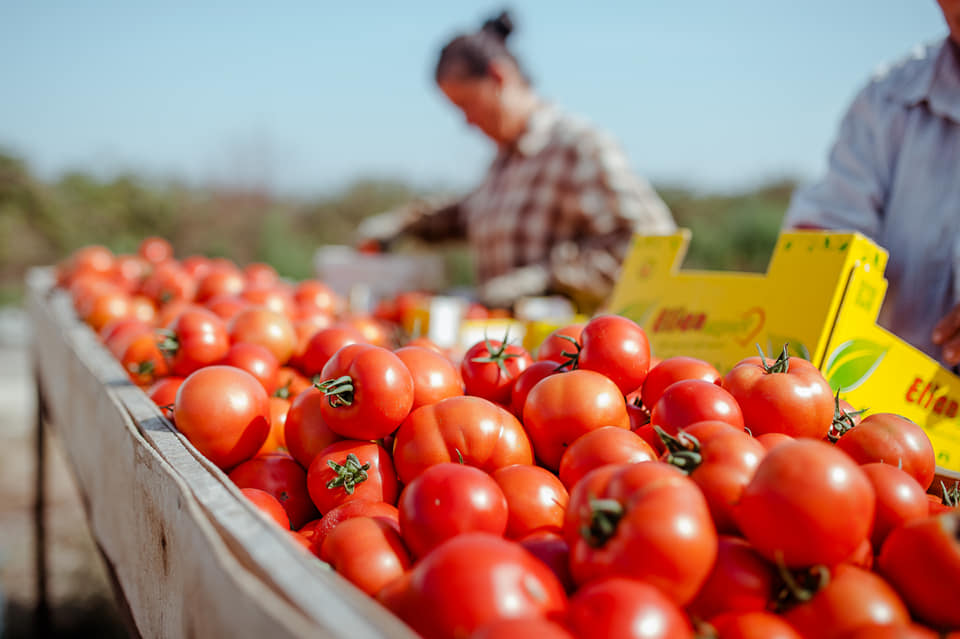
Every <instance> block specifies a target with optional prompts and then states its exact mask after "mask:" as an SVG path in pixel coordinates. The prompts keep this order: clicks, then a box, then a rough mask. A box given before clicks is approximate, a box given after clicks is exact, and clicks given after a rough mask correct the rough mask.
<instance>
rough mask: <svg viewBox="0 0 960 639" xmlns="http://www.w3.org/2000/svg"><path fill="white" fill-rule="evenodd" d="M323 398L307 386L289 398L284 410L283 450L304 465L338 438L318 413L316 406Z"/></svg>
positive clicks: (322, 395)
mask: <svg viewBox="0 0 960 639" xmlns="http://www.w3.org/2000/svg"><path fill="white" fill-rule="evenodd" d="M326 401H327V397H326V395H324V394H323V393H322V392H321V391H319V390H317V389H316V388H314V387H312V386H311V387H309V388H307V389H306V390H304V391H302V392H301V393H299V394H298V395H296V396H295V397H294V398H293V401H292V402H290V410H288V411H287V419H286V423H285V424H284V427H283V440H284V441H285V442H286V444H287V450H288V451H290V454H291V455H293V458H294V459H296V460H297V461H298V462H300V465H301V466H303V467H304V468H309V467H310V463H311V462H313V459H314V457H316V456H317V455H319V454H320V451H322V450H323V449H324V448H326V447H327V446H329V445H330V444H332V443H334V442H335V441H338V440H340V439H342V438H341V437H340V435H338V434H336V433H335V432H333V431H332V430H330V427H329V426H327V422H326V421H324V419H323V415H321V414H320V407H321V406H323V404H325V403H326Z"/></svg>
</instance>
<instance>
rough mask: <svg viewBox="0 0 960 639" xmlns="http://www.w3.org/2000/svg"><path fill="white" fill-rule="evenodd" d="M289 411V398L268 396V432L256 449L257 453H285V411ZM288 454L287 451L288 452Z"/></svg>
mask: <svg viewBox="0 0 960 639" xmlns="http://www.w3.org/2000/svg"><path fill="white" fill-rule="evenodd" d="M288 412H290V400H288V399H283V398H282V397H270V434H269V435H267V439H266V440H265V441H264V442H263V446H261V447H260V450H258V451H257V455H266V454H268V453H287V440H286V436H285V432H284V431H286V428H287V413H288ZM288 454H289V453H288Z"/></svg>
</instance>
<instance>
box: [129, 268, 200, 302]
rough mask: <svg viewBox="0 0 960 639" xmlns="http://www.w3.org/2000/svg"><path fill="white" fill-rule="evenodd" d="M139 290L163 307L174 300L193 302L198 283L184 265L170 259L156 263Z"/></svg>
mask: <svg viewBox="0 0 960 639" xmlns="http://www.w3.org/2000/svg"><path fill="white" fill-rule="evenodd" d="M139 292H140V293H142V294H143V295H145V296H147V297H149V298H150V299H151V300H153V301H154V303H155V304H156V305H157V306H161V307H162V306H165V305H166V304H170V303H172V302H178V301H180V302H192V301H193V298H194V296H195V295H196V293H197V283H196V281H195V280H194V279H193V276H191V275H190V273H188V272H187V271H186V270H185V269H184V268H183V267H182V266H180V265H179V264H177V263H176V262H173V261H168V262H163V263H162V264H157V265H156V267H155V268H154V269H153V272H151V273H150V274H149V275H147V276H146V277H145V278H144V279H143V281H142V282H141V283H140V291H139Z"/></svg>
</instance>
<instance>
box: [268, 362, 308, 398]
mask: <svg viewBox="0 0 960 639" xmlns="http://www.w3.org/2000/svg"><path fill="white" fill-rule="evenodd" d="M312 387H313V383H312V382H311V381H310V380H309V379H307V378H306V377H304V376H303V375H302V374H300V373H299V372H298V371H297V370H296V369H295V368H291V367H289V366H281V367H280V368H278V369H277V383H276V384H275V385H274V387H273V389H272V393H273V394H274V395H276V396H277V397H282V398H283V399H291V400H292V399H293V398H294V397H296V396H297V395H299V394H300V393H302V392H303V391H305V390H307V389H308V388H312Z"/></svg>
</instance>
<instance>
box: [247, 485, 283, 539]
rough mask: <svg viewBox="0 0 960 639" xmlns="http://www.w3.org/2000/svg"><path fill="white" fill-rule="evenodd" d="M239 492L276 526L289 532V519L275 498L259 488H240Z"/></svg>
mask: <svg viewBox="0 0 960 639" xmlns="http://www.w3.org/2000/svg"><path fill="white" fill-rule="evenodd" d="M240 492H241V493H243V496H244V497H246V498H247V499H249V500H250V501H252V502H253V505H254V506H256V507H257V508H258V509H259V510H260V511H261V512H262V513H263V514H265V515H266V516H267V517H269V518H270V519H271V520H272V521H273V522H275V523H276V524H277V525H278V526H280V527H281V528H283V529H284V530H290V519H289V518H288V517H287V512H286V511H285V510H284V509H283V506H281V505H280V502H279V501H277V499H276V497H274V496H273V495H271V494H270V493H268V492H266V491H263V490H260V489H259V488H241V489H240Z"/></svg>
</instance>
